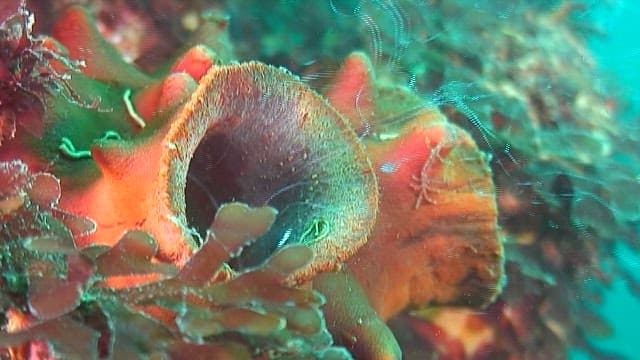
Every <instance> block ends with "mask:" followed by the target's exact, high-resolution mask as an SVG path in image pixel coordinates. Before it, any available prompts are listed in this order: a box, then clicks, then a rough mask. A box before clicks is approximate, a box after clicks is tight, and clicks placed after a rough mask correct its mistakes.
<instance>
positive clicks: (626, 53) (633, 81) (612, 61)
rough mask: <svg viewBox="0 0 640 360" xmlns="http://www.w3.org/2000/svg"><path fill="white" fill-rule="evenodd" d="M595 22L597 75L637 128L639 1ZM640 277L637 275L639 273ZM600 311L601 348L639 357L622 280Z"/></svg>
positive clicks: (635, 319) (629, 263)
mask: <svg viewBox="0 0 640 360" xmlns="http://www.w3.org/2000/svg"><path fill="white" fill-rule="evenodd" d="M594 17H595V18H596V19H597V21H598V23H599V24H600V25H601V26H602V27H603V28H604V29H606V31H607V33H608V34H607V36H606V37H603V38H595V39H593V40H592V41H591V48H592V49H593V51H594V53H595V55H596V57H597V59H598V62H599V64H600V67H601V68H600V71H601V74H596V76H603V77H605V78H606V77H611V78H613V80H614V81H615V84H616V88H615V89H614V91H616V92H617V93H618V94H614V95H619V96H622V97H623V98H627V99H628V101H629V106H630V111H629V112H627V113H626V114H625V117H623V118H622V119H620V120H621V121H625V122H628V123H630V124H633V127H634V128H635V129H636V130H637V127H638V126H640V125H639V124H638V115H637V114H638V113H640V85H639V84H640V32H639V31H638V19H640V1H637V0H626V1H622V0H621V1H617V2H613V5H612V7H611V8H609V9H601V10H600V12H598V13H596V14H594ZM617 254H618V257H619V258H620V262H621V263H622V264H623V265H624V266H625V267H627V268H629V269H630V270H632V272H633V273H639V272H640V256H639V255H638V254H636V253H633V252H632V251H631V250H629V249H628V248H626V247H623V246H619V247H618V251H617ZM639 276H640V275H639ZM601 311H602V312H601V314H602V315H604V317H605V318H606V319H608V320H609V321H610V322H611V325H613V328H614V336H613V337H611V338H608V339H601V340H594V343H595V344H597V345H599V346H601V347H602V348H605V349H610V350H615V351H616V352H618V353H620V354H622V355H624V356H626V357H627V358H629V359H640V340H638V338H639V335H638V330H639V329H640V326H639V325H638V324H640V299H638V298H635V297H633V295H632V294H631V293H630V292H629V289H628V288H627V285H626V283H625V282H624V281H623V280H622V279H616V280H615V281H614V282H613V284H612V287H611V289H610V290H609V291H608V292H607V294H606V297H605V299H604V304H603V307H602V309H601ZM571 358H572V359H587V356H586V355H584V353H582V352H579V351H575V352H572V354H571Z"/></svg>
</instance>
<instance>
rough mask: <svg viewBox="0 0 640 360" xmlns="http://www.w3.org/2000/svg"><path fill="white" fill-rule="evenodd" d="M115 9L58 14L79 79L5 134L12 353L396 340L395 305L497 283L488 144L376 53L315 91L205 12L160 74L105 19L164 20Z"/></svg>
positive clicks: (236, 352) (283, 348) (229, 349)
mask: <svg viewBox="0 0 640 360" xmlns="http://www.w3.org/2000/svg"><path fill="white" fill-rule="evenodd" d="M169 3H171V2H167V4H169ZM101 6H104V4H103V3H102V2H100V1H97V2H94V3H93V4H92V5H91V6H89V7H82V6H77V5H74V6H70V7H67V8H65V9H64V10H61V13H60V14H59V16H58V17H57V20H55V21H53V23H52V24H51V29H50V31H49V32H50V33H51V36H52V38H54V39H56V41H58V42H59V44H56V48H55V51H53V50H52V53H53V54H65V56H64V57H63V56H62V55H59V56H57V57H55V58H52V59H48V58H47V61H49V60H51V61H52V62H53V63H54V64H53V65H51V66H52V68H54V69H58V67H60V66H62V67H64V66H65V65H67V66H66V69H67V70H71V71H70V72H69V73H68V75H65V76H63V77H61V78H60V79H57V78H55V79H54V80H51V81H53V83H55V81H64V86H65V87H68V89H69V91H68V92H59V91H48V92H47V96H49V99H48V100H47V101H46V102H43V103H42V106H43V111H42V114H40V115H39V119H40V120H42V121H43V124H44V125H45V126H44V128H43V131H42V134H40V135H41V136H34V134H30V133H16V134H15V136H13V137H12V138H11V139H9V141H7V142H6V143H3V144H2V148H1V150H2V151H1V152H0V159H2V160H5V161H6V162H4V163H3V164H5V165H4V166H5V167H6V169H18V170H19V171H17V173H18V174H21V177H19V178H17V179H10V174H12V173H13V170H6V171H5V172H4V173H0V174H4V176H5V177H6V178H7V179H9V180H6V181H5V183H0V185H1V186H0V190H2V191H3V192H6V195H4V197H3V198H2V199H1V200H2V202H0V209H1V210H2V216H3V217H4V216H7V217H10V218H11V221H9V222H7V224H8V225H7V227H6V229H7V230H6V231H5V227H4V225H3V236H4V237H3V239H2V240H3V243H6V244H8V245H7V247H6V248H3V249H5V250H3V251H4V253H3V254H4V255H3V256H4V258H6V259H9V261H7V262H6V265H5V263H3V269H2V275H3V277H4V278H6V279H9V278H12V277H15V278H18V279H21V280H20V281H17V282H15V281H14V282H8V281H7V280H4V281H5V282H6V283H7V284H5V282H3V283H2V286H3V291H6V292H7V293H8V294H10V296H9V297H8V299H10V301H8V302H6V303H4V304H3V312H4V313H5V316H6V317H7V323H6V324H5V326H4V328H3V331H4V332H3V333H2V337H0V347H4V348H6V349H8V350H7V351H8V352H10V353H11V356H12V357H15V358H20V357H25V356H36V355H34V354H39V356H41V357H49V358H68V357H79V358H96V357H100V358H105V357H109V358H140V357H142V358H146V357H162V356H166V357H169V358H176V359H180V358H188V357H189V356H192V355H194V354H197V353H202V352H206V354H207V356H210V357H228V358H251V357H254V358H256V357H257V358H307V357H308V358H349V357H350V356H351V354H350V353H349V352H348V351H350V352H351V353H352V354H353V355H355V356H360V357H366V358H371V359H376V358H379V359H390V358H400V357H401V356H402V351H403V350H402V349H401V347H400V345H399V343H398V341H397V340H396V336H397V334H394V333H393V332H392V331H391V329H390V328H389V327H388V326H387V324H386V321H387V320H389V319H391V318H392V317H394V316H397V315H398V314H400V313H402V312H403V311H404V312H406V311H410V310H411V309H414V308H416V307H422V306H426V305H429V304H432V303H438V304H461V305H465V306H474V307H476V306H477V307H480V306H486V305H487V304H488V303H489V302H490V301H492V300H493V299H494V298H495V296H496V295H497V293H498V292H499V291H500V290H501V286H502V281H503V280H502V279H503V269H502V266H503V252H502V243H501V241H502V237H501V236H500V234H499V232H498V227H497V207H496V201H495V193H496V191H495V187H494V183H493V180H492V178H491V176H492V173H491V171H490V169H489V167H488V161H489V160H488V158H487V157H486V155H484V154H483V153H482V152H481V151H480V150H479V148H478V145H477V144H476V143H475V141H474V140H473V139H472V138H471V136H470V134H469V133H468V132H467V131H465V130H464V129H462V128H461V127H460V126H458V125H456V124H454V123H452V122H450V121H449V120H448V119H447V118H446V117H445V116H444V115H443V113H441V112H439V111H438V109H436V108H435V107H433V106H431V105H430V104H428V103H427V102H426V101H425V99H424V98H422V97H420V96H418V95H417V94H415V93H414V92H413V91H412V90H411V89H409V88H407V87H404V86H399V85H397V83H398V82H397V81H392V80H390V79H388V78H385V76H386V75H384V72H381V73H382V74H383V75H382V76H378V75H376V74H375V72H376V71H377V69H375V66H376V65H377V64H378V61H379V58H378V57H374V58H372V60H369V58H368V56H367V55H365V54H364V53H362V52H356V53H353V54H351V55H349V56H348V57H347V58H346V60H345V61H344V64H343V65H342V67H341V68H340V70H339V71H338V72H337V73H335V74H333V76H327V77H331V81H329V82H328V83H327V85H328V86H327V88H325V89H324V94H325V96H324V97H323V96H322V95H319V94H318V93H317V92H315V91H314V90H312V89H311V88H310V87H309V85H307V84H305V83H304V82H303V80H302V79H301V78H298V77H297V76H295V75H293V74H292V73H290V72H289V71H288V70H286V69H283V68H277V67H274V66H270V65H266V64H264V63H261V62H255V61H250V62H235V61H229V60H230V57H232V56H233V55H232V54H233V51H232V50H231V48H230V45H229V44H228V37H227V35H226V32H225V31H226V29H227V24H226V20H224V18H223V17H215V16H213V19H212V18H209V20H208V21H204V19H200V20H202V23H200V25H199V26H197V27H196V29H193V30H192V31H191V33H190V38H189V39H186V40H184V41H183V42H181V45H183V46H184V48H182V49H181V50H178V51H177V52H176V53H177V54H179V55H178V56H175V55H174V53H171V54H170V55H169V54H167V55H166V56H164V57H161V59H158V58H156V59H154V60H152V61H151V60H150V61H151V62H152V63H153V64H151V63H148V64H147V65H148V68H154V69H157V71H156V72H154V73H152V72H149V71H147V70H148V68H146V67H144V66H143V67H139V66H136V65H135V64H132V63H131V61H137V60H141V61H144V60H142V59H141V58H142V57H143V55H141V54H144V53H148V52H150V51H151V50H150V49H145V48H144V46H143V45H142V44H143V43H144V41H141V40H139V39H138V40H136V39H125V40H124V43H118V41H117V36H110V34H111V35H113V34H114V33H115V34H118V33H120V34H121V33H122V32H123V31H124V30H123V28H125V29H126V28H132V27H136V29H139V28H138V27H137V26H139V27H140V28H145V29H153V28H156V27H157V26H158V24H154V23H153V22H151V21H142V22H140V23H138V22H137V21H135V20H133V21H132V20H131V19H139V18H142V15H141V12H140V10H139V9H135V8H134V7H132V5H130V4H128V3H126V2H117V4H115V5H114V7H115V8H118V9H122V12H123V14H124V16H123V19H122V21H120V22H117V21H116V22H111V23H110V22H108V21H107V19H106V18H105V17H104V11H107V12H108V11H110V10H105V8H104V7H101ZM145 6H146V5H145ZM148 6H152V5H148ZM158 6H160V5H158ZM21 11H26V10H25V9H24V8H22V10H21ZM184 11H185V13H188V12H189V10H184ZM96 13H97V14H102V16H98V17H96V16H95V15H94V14H96ZM25 14H27V13H25ZM200 20H199V21H200ZM22 26H23V27H24V28H25V29H26V28H27V26H26V25H22ZM120 26H122V27H123V28H120ZM138 31H139V30H138ZM138 36H140V37H142V38H144V37H148V38H152V37H153V36H154V35H147V34H138ZM203 37H207V40H206V41H204V42H203ZM34 39H36V38H34ZM52 41H53V40H52ZM125 43H126V44H125ZM129 45H131V46H129ZM67 54H68V58H69V59H72V60H67V58H66V56H67ZM54 60H55V61H54ZM81 62H82V64H83V66H82V67H73V66H71V65H74V64H80V63H81ZM44 66H45V67H46V66H48V63H47V64H44ZM374 69H375V70H374ZM47 84H49V83H47ZM71 91H72V92H71ZM69 94H81V95H78V96H76V95H73V96H69ZM86 104H92V106H86ZM13 159H21V161H23V162H24V163H22V162H17V161H14V160H13ZM27 167H28V168H29V169H30V171H31V172H29V171H27ZM51 174H52V175H51ZM58 179H60V180H58ZM16 184H17V185H16ZM5 189H7V190H5ZM16 189H17V190H16ZM60 193H62V196H60ZM25 194H26V195H25ZM33 204H36V205H38V206H35V205H33ZM25 211H26V212H25ZM72 214H73V215H72ZM43 216H44V217H46V220H42V221H40V220H39V219H40V218H39V217H43ZM89 219H90V220H89ZM25 223H26V224H29V225H28V226H27V227H24V225H22V224H25ZM94 223H95V229H94V228H93V227H91V226H90V225H92V224H94ZM11 224H21V225H16V226H15V227H14V226H13V225H11ZM29 226H33V227H35V228H34V229H31V228H30V227H29ZM14 228H15V229H18V230H19V231H23V230H25V229H26V230H25V231H27V230H28V231H32V230H33V231H36V232H37V234H38V236H35V235H33V234H28V235H25V234H22V233H20V232H19V231H18V230H15V231H14V230H13V229H14ZM61 234H62V235H61ZM43 259H44V260H43ZM12 281H13V280H12ZM5 285H6V286H5ZM5 288H6V289H5ZM321 293H322V295H321ZM52 294H55V296H52ZM325 316H326V319H327V320H326V321H325ZM400 316H403V315H400ZM413 320H415V319H413ZM413 320H412V321H413ZM414 328H419V326H417V325H416V326H414ZM71 333H81V336H77V337H75V336H70V334H71ZM333 339H335V341H336V343H337V344H339V345H341V346H345V347H346V349H345V348H338V347H334V346H333ZM347 350H348V351H347Z"/></svg>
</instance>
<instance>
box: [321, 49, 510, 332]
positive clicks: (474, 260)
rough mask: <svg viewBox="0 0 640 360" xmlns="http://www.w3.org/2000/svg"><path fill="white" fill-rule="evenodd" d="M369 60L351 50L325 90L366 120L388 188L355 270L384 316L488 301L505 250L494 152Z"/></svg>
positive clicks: (359, 124) (359, 122) (357, 122)
mask: <svg viewBox="0 0 640 360" xmlns="http://www.w3.org/2000/svg"><path fill="white" fill-rule="evenodd" d="M368 64H369V61H368V60H367V59H366V57H364V55H363V54H353V55H351V56H350V57H349V58H348V59H347V60H346V61H345V64H344V65H343V67H342V69H341V70H340V71H339V72H338V74H337V80H335V82H334V83H333V84H332V85H330V87H329V89H328V90H327V91H328V92H329V95H328V96H329V99H334V98H336V97H339V98H340V99H341V102H336V101H334V102H335V105H336V107H337V108H338V109H340V110H341V111H342V112H343V113H345V114H351V116H357V117H356V118H355V119H353V122H354V126H355V127H356V129H358V128H359V129H365V128H366V130H362V131H361V132H362V133H363V143H364V144H365V147H366V149H367V153H368V154H369V156H370V157H371V159H372V162H373V164H374V168H375V172H376V175H377V177H378V181H379V183H380V189H381V191H380V192H381V195H380V215H379V218H378V221H377V222H376V226H375V227H374V230H373V233H372V235H371V238H370V240H369V241H368V242H367V244H366V245H365V246H364V247H363V249H362V250H361V251H359V252H358V253H357V254H356V256H354V257H352V258H351V259H350V260H349V261H348V266H349V271H350V272H351V273H353V274H354V275H355V277H356V278H357V279H358V280H359V282H360V284H361V285H362V286H363V287H364V290H365V292H366V293H367V295H368V297H369V299H370V301H371V302H372V306H373V308H374V309H375V310H376V311H377V313H378V314H379V315H380V316H381V317H382V318H383V319H389V318H390V317H392V316H394V315H395V314H397V313H398V312H399V311H401V310H403V309H404V308H405V307H407V306H408V305H414V306H417V305H421V304H426V303H429V302H434V301H435V302H439V303H462V304H467V305H480V304H488V303H489V302H490V301H491V300H492V299H493V297H494V296H495V295H496V294H497V293H498V292H499V284H500V283H501V281H502V280H501V278H502V275H503V274H502V261H503V255H502V244H501V239H500V237H499V235H498V229H497V221H496V220H497V207H496V203H495V198H494V193H495V190H494V186H493V181H492V178H491V171H490V170H489V168H488V166H487V161H486V158H485V156H484V154H483V153H481V152H480V151H479V150H478V148H477V146H476V144H475V142H474V141H473V140H472V139H471V137H470V136H469V134H467V133H466V132H465V131H464V130H462V129H461V128H459V127H457V126H455V125H453V124H451V123H449V122H448V121H447V120H446V118H445V117H444V116H443V115H442V114H440V113H439V112H438V111H437V109H435V108H431V107H428V106H427V105H426V104H425V103H424V101H423V100H422V99H421V98H419V97H418V96H416V95H414V94H413V93H411V92H410V91H409V90H408V89H406V88H403V87H400V86H394V85H388V84H385V83H384V81H377V80H376V79H375V74H374V73H373V71H372V70H371V68H370V66H369V65H368ZM345 76H349V79H350V80H351V81H350V82H348V81H346V80H345V79H344V78H345ZM362 89H366V90H365V91H364V92H363V91H361V90H362ZM349 92H350V93H349ZM337 93H341V94H340V96H337ZM345 99H351V102H350V103H349V102H348V101H347V100H345ZM360 102H362V103H363V104H362V105H361V104H360ZM451 224H457V225H456V226H452V225H451ZM388 254H395V255H394V256H389V255H388Z"/></svg>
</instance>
